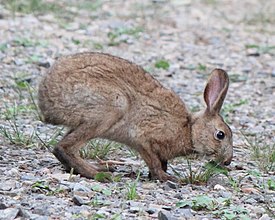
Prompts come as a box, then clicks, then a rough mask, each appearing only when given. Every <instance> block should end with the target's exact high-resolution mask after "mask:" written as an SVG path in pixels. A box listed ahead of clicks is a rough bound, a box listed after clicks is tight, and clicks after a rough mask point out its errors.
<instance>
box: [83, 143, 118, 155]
mask: <svg viewBox="0 0 275 220" xmlns="http://www.w3.org/2000/svg"><path fill="white" fill-rule="evenodd" d="M119 146H120V144H118V143H116V142H110V141H107V140H101V139H95V140H91V141H90V142H89V143H88V144H87V145H86V146H85V147H84V148H82V149H81V150H80V155H81V157H83V158H89V159H97V158H99V159H104V158H106V156H107V155H108V154H109V153H110V152H112V151H113V150H114V149H115V148H117V147H119Z"/></svg>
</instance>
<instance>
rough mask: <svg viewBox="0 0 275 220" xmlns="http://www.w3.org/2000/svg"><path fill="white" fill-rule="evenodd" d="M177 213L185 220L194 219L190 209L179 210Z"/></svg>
mask: <svg viewBox="0 0 275 220" xmlns="http://www.w3.org/2000/svg"><path fill="white" fill-rule="evenodd" d="M177 212H178V213H179V214H180V216H182V217H185V218H186V219H190V218H192V217H194V215H193V213H192V211H191V209H189V208H181V209H178V210H177Z"/></svg>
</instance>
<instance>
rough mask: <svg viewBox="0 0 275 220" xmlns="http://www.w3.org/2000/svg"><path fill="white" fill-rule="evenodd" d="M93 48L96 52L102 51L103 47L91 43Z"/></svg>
mask: <svg viewBox="0 0 275 220" xmlns="http://www.w3.org/2000/svg"><path fill="white" fill-rule="evenodd" d="M93 48H94V49H96V50H102V49H103V45H102V44H100V43H96V42H94V43H93Z"/></svg>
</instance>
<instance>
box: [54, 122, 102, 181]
mask: <svg viewBox="0 0 275 220" xmlns="http://www.w3.org/2000/svg"><path fill="white" fill-rule="evenodd" d="M93 133H94V132H93V131H92V130H88V128H87V126H85V125H80V126H78V127H77V128H75V129H71V130H70V131H69V132H68V133H67V134H66V135H65V136H64V137H63V139H62V140H61V141H60V142H59V143H58V144H57V146H56V147H55V148H54V150H53V154H54V155H55V157H56V158H57V159H58V160H59V161H60V162H61V163H62V164H63V166H64V167H65V169H66V171H67V172H70V171H71V169H73V171H74V173H78V174H80V175H81V176H84V177H87V178H93V177H94V175H95V174H97V173H98V168H97V167H96V166H95V165H92V164H89V163H88V162H86V161H85V160H83V159H82V158H81V157H80V155H79V150H80V148H81V147H82V146H83V145H84V144H85V143H86V142H87V141H88V140H89V139H91V138H93V136H94V135H93Z"/></svg>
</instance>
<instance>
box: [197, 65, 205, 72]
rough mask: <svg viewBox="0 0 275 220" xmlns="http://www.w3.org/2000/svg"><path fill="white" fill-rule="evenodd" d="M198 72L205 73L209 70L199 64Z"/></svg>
mask: <svg viewBox="0 0 275 220" xmlns="http://www.w3.org/2000/svg"><path fill="white" fill-rule="evenodd" d="M197 70H198V71H200V72H205V71H206V70H207V67H206V65H204V64H201V63H199V64H198V67H197Z"/></svg>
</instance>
